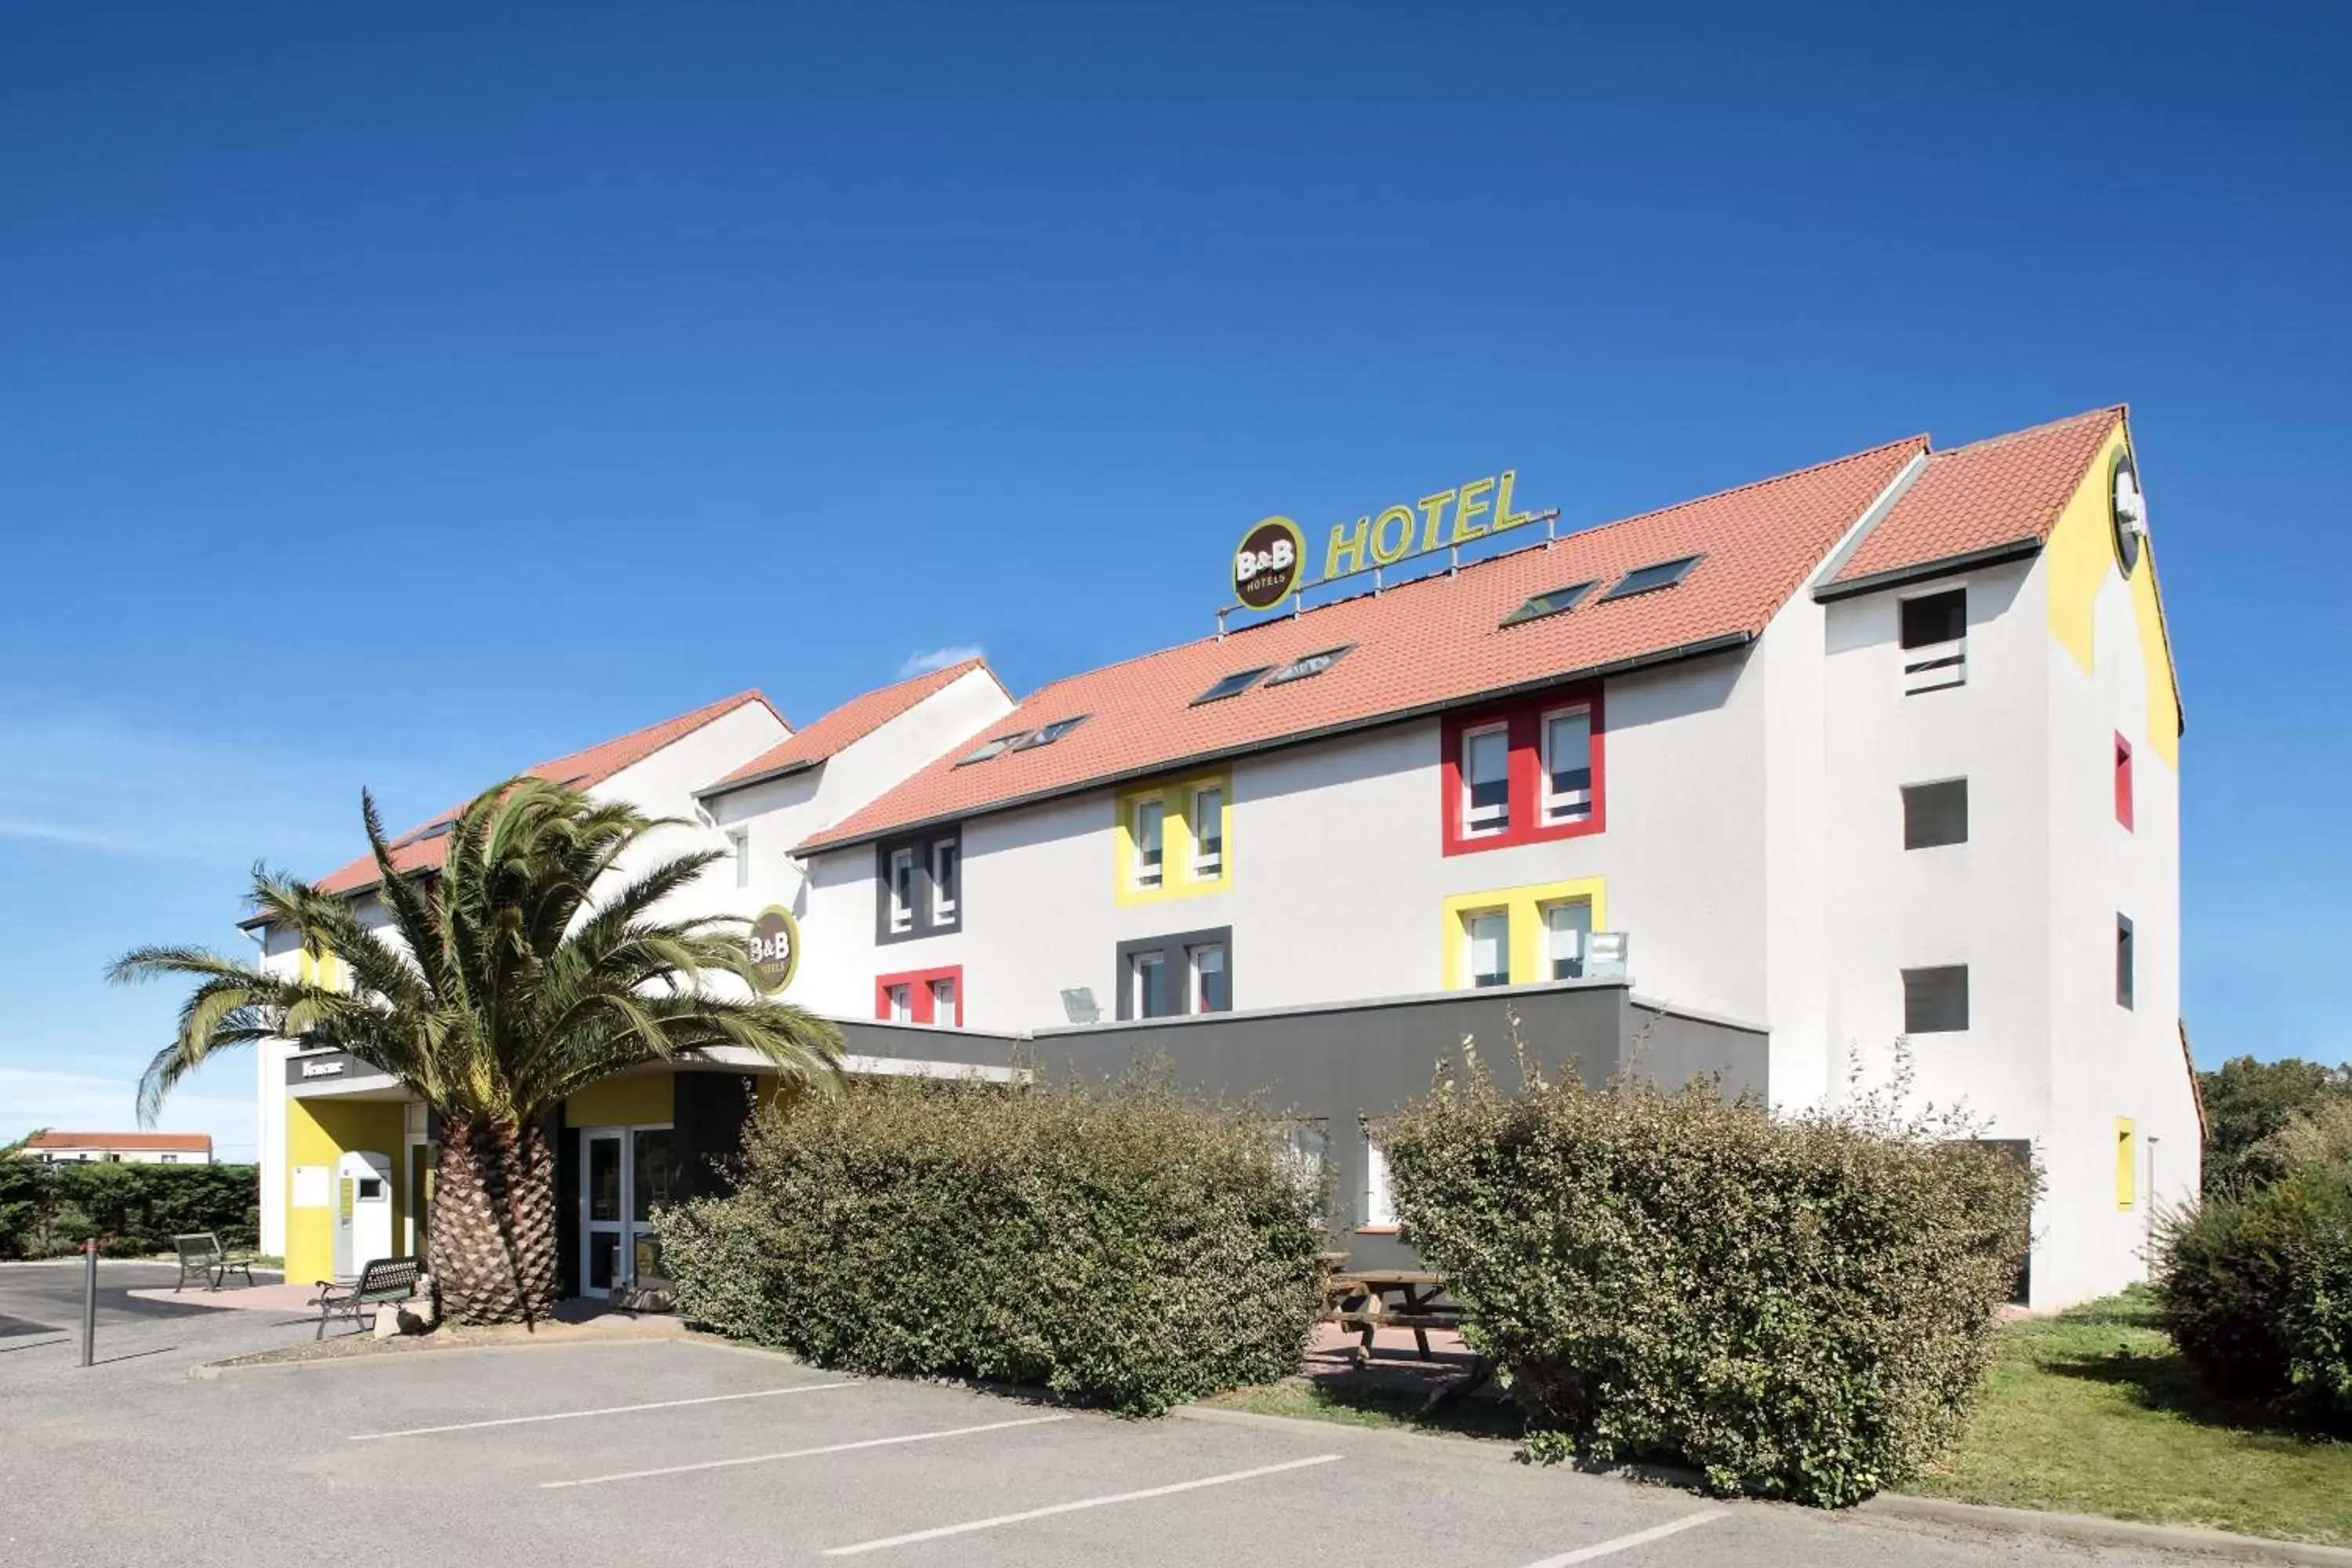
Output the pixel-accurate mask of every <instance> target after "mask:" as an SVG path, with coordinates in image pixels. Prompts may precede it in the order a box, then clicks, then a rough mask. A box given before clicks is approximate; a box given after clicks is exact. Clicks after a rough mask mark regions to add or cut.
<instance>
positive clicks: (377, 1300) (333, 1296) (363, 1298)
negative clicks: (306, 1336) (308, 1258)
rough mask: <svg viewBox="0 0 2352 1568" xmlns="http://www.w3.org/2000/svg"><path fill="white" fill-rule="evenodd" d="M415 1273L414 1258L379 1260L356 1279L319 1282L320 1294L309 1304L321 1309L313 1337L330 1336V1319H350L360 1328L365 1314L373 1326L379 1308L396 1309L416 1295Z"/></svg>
mask: <svg viewBox="0 0 2352 1568" xmlns="http://www.w3.org/2000/svg"><path fill="white" fill-rule="evenodd" d="M416 1274H417V1260H416V1259H415V1258H377V1259H376V1260H375V1261H374V1262H373V1263H371V1264H369V1265H368V1266H367V1267H366V1268H362V1269H361V1270H360V1277H359V1278H358V1279H351V1280H341V1281H338V1280H333V1279H321V1280H320V1281H319V1294H318V1295H317V1297H316V1298H314V1299H313V1300H311V1302H310V1305H312V1306H313V1307H316V1308H318V1309H319V1331H318V1332H317V1333H316V1334H314V1335H312V1336H311V1337H312V1338H313V1339H320V1340H323V1339H325V1338H326V1337H327V1321H328V1320H329V1319H330V1318H349V1319H350V1320H351V1321H352V1328H354V1329H357V1328H359V1327H361V1323H360V1319H361V1317H362V1315H364V1316H365V1317H366V1318H367V1319H368V1320H369V1322H368V1326H370V1327H373V1324H374V1320H375V1312H376V1309H377V1308H379V1307H396V1306H398V1305H399V1304H400V1303H401V1302H403V1301H405V1300H408V1299H409V1297H411V1296H413V1295H415V1293H416Z"/></svg>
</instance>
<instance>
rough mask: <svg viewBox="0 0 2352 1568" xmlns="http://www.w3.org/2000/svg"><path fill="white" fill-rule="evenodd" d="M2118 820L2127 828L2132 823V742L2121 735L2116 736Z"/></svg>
mask: <svg viewBox="0 0 2352 1568" xmlns="http://www.w3.org/2000/svg"><path fill="white" fill-rule="evenodd" d="M2116 821H2117V822H2120V823H2122V824H2123V825H2124V826H2125V827H2126V829H2128V828H2130V826H2131V825H2132V769H2131V742H2129V741H2126V740H2125V739H2124V738H2123V737H2122V736H2121V735H2117V736H2116Z"/></svg>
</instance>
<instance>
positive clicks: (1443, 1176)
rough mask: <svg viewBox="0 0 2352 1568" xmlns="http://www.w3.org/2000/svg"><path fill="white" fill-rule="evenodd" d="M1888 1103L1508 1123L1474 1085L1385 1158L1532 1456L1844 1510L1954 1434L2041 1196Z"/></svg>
mask: <svg viewBox="0 0 2352 1568" xmlns="http://www.w3.org/2000/svg"><path fill="white" fill-rule="evenodd" d="M1895 1102H1896V1101H1895V1099H1890V1098H1886V1097H1878V1098H1871V1099H1865V1100H1863V1101H1861V1102H1860V1103H1859V1104H1858V1105H1857V1106H1856V1107H1855V1108H1854V1109H1853V1110H1850V1111H1848V1112H1846V1113H1843V1114H1842V1115H1840V1116H1835V1117H1831V1116H1802V1117H1795V1118H1784V1119H1775V1118H1772V1117H1770V1116H1768V1115H1767V1114H1766V1113H1765V1112H1764V1110H1762V1109H1761V1108H1760V1107H1759V1106H1757V1105H1756V1104H1754V1103H1752V1102H1750V1101H1748V1100H1737V1101H1733V1100H1724V1099H1723V1098H1721V1096H1720V1095H1719V1094H1717V1092H1716V1091H1714V1090H1713V1089H1710V1088H1707V1087H1705V1086H1695V1087H1693V1088H1690V1089H1685V1090H1683V1091H1681V1092H1678V1093H1672V1094H1668V1093H1662V1092H1660V1091H1658V1090H1656V1089H1651V1088H1648V1087H1643V1086H1640V1085H1634V1084H1621V1085H1618V1086H1615V1087H1612V1088H1611V1089H1608V1090H1606V1091H1603V1092H1599V1093H1594V1092H1590V1091H1588V1090H1586V1089H1584V1088H1583V1087H1582V1086H1581V1085H1580V1084H1577V1083H1574V1082H1570V1083H1566V1084H1558V1085H1552V1084H1543V1083H1536V1084H1531V1085H1530V1086H1529V1087H1528V1089H1527V1091H1526V1092H1525V1093H1524V1094H1522V1095H1521V1096H1519V1097H1517V1098H1509V1099H1507V1098H1505V1097H1504V1096H1503V1095H1502V1094H1501V1093H1500V1092H1498V1091H1497V1090H1496V1089H1495V1088H1494V1087H1493V1085H1492V1084H1491V1083H1490V1082H1489V1081H1488V1080H1487V1079H1486V1076H1485V1075H1484V1074H1483V1073H1480V1072H1478V1071H1476V1070H1475V1067H1474V1068H1473V1071H1472V1073H1471V1074H1470V1077H1469V1081H1468V1083H1467V1085H1466V1087H1465V1088H1463V1089H1459V1090H1455V1089H1452V1088H1441V1089H1440V1090H1439V1091H1438V1092H1437V1093H1435V1094H1433V1095H1432V1096H1431V1097H1430V1098H1429V1099H1427V1100H1423V1101H1422V1102H1421V1103H1419V1104H1417V1105H1415V1106H1413V1107H1411V1108H1409V1109H1408V1110H1405V1111H1404V1112H1402V1113H1401V1114H1399V1115H1398V1116H1396V1117H1395V1118H1393V1119H1391V1120H1390V1121H1387V1122H1385V1123H1383V1124H1382V1125H1381V1129H1380V1136H1381V1142H1382V1143H1383V1146H1384V1148H1385V1149H1386V1152H1387V1154H1388V1158H1389V1163H1390V1169H1391V1173H1392V1181H1393V1183H1394V1185H1395V1198H1396V1205H1397V1208H1398V1210H1399V1212H1400V1214H1401V1215H1402V1218H1403V1220H1404V1223H1405V1226H1406V1230H1407V1234H1408V1237H1409V1238H1410V1239H1411V1240H1412V1243H1413V1245H1414V1246H1415V1247H1417V1248H1418V1249H1419V1250H1420V1252H1421V1253H1422V1255H1423V1258H1425V1259H1426V1260H1427V1261H1428V1263H1429V1264H1430V1266H1431V1267H1432V1268H1437V1269H1439V1270H1442V1271H1443V1272H1444V1274H1445V1275H1446V1277H1447V1279H1449V1280H1450V1281H1451V1282H1452V1286H1453V1289H1454V1293H1455V1294H1456V1295H1457V1296H1458V1297H1459V1298H1460V1299H1461V1300H1463V1302H1464V1303H1465V1306H1466V1307H1467V1308H1468V1310H1469V1313H1470V1323H1469V1327H1468V1329H1467V1331H1466V1337H1467V1338H1468V1339H1469V1341H1470V1342H1471V1343H1472V1345H1473V1346H1474V1347H1475V1348H1476V1349H1478V1350H1480V1351H1482V1352H1486V1354H1488V1355H1490V1356H1492V1357H1494V1358H1495V1361H1496V1365H1497V1367H1498V1369H1499V1373H1500V1375H1501V1377H1502V1378H1503V1380H1504V1382H1505V1384H1506V1386H1507V1388H1508V1389H1509V1390H1510V1392H1511V1394H1512V1395H1513V1397H1514V1398H1515V1399H1517V1402H1518V1403H1519V1405H1521V1406H1522V1407H1523V1409H1524V1411H1525V1412H1526V1416H1527V1421H1528V1429H1529V1431H1531V1432H1534V1433H1536V1434H1538V1436H1537V1437H1536V1438H1535V1439H1534V1440H1533V1441H1532V1442H1531V1443H1530V1445H1529V1447H1530V1452H1531V1453H1532V1454H1533V1455H1534V1456H1535V1457H1537V1458H1559V1457H1562V1456H1563V1455H1564V1454H1566V1453H1568V1452H1571V1451H1572V1452H1574V1453H1577V1454H1579V1455H1580V1456H1582V1457H1584V1458H1588V1459H1592V1460H1597V1461H1604V1462H1606V1461H1620V1460H1651V1461H1663V1462H1678V1463H1684V1464H1687V1465H1690V1466H1693V1467H1695V1468H1698V1469H1699V1470H1700V1471H1702V1472H1703V1473H1704V1475H1705V1476H1706V1482H1707V1484H1708V1485H1709V1486H1710V1487H1711V1488H1713V1489H1716V1490H1717V1491H1719V1492H1723V1493H1747V1494H1751V1495H1755V1496H1759V1497H1769V1498H1782V1499H1787V1500H1793V1501H1799V1502H1807V1503H1814V1504H1820V1505H1824V1506H1831V1507H1838V1506H1843V1505H1845V1504H1849V1503H1853V1502H1856V1501H1859V1500H1862V1499H1863V1498H1865V1497H1867V1496H1869V1495H1870V1494H1871V1493H1872V1492H1874V1491H1875V1490H1877V1489H1881V1488H1883V1487H1885V1486H1887V1485H1889V1484H1891V1483H1893V1482H1895V1480H1897V1479H1900V1478H1902V1477H1904V1476H1906V1475H1907V1474H1911V1473H1914V1472H1916V1470H1917V1469H1918V1468H1920V1467H1921V1466H1923V1465H1925V1464H1927V1462H1928V1461H1930V1460H1931V1459H1933V1458H1935V1457H1936V1456H1937V1454H1938V1453H1940V1452H1941V1451H1942V1450H1943V1449H1944V1448H1945V1447H1947V1446H1948V1443H1949V1442H1950V1440H1951V1439H1952V1438H1953V1437H1954V1436H1956V1435H1957V1434H1958V1430H1959V1428H1960V1426H1961V1425H1962V1424H1963V1422H1964V1420H1965V1418H1966V1415H1967V1413H1968V1411H1969V1408H1970V1405H1971V1404H1972V1402H1973V1400H1974V1397H1975V1395H1976V1393H1977V1390H1978V1388H1979V1384H1980V1382H1981V1380H1982V1378H1983V1375H1984V1373H1985V1371H1986V1369H1987V1366H1988V1364H1989V1362H1990V1357H1991V1354H1992V1352H1993V1348H1994V1335H1995V1332H1996V1328H1997V1311H1998V1309H1999V1308H2000V1304H2001V1302H2002V1301H2003V1300H2005V1298H2006V1297H2007V1295H2008V1292H2009V1290H2010V1289H2011V1283H2012V1281H2013V1279H2014V1276H2015V1271H2016V1268H2017V1265H2018V1260H2019V1259H2018V1249H2019V1246H2020V1241H2021V1237H2023V1236H2024V1235H2025V1234H2026V1226H2027V1219H2028V1214H2029V1212H2030V1205H2031V1203H2032V1188H2033V1183H2034V1178H2033V1176H2032V1173H2030V1172H2029V1171H2027V1170H2026V1169H2024V1168H2023V1167H2022V1166H2021V1165H2019V1164H2017V1163H2013V1162H2011V1160H2008V1159H2005V1158H2003V1157H2002V1156H2001V1155H2000V1154H1999V1153H1997V1152H1993V1151H1992V1150H1990V1149H1987V1148H1983V1147H1980V1146H1977V1145H1973V1144H1970V1143H1968V1142H1956V1141H1953V1140H1952V1138H1951V1134H1952V1133H1953V1132H1954V1131H1961V1129H1958V1128H1957V1127H1955V1126H1952V1125H1949V1124H1933V1125H1931V1124H1927V1123H1923V1122H1916V1121H1915V1122H1905V1121H1898V1120H1897V1119H1896V1118H1895V1114H1894V1112H1893V1110H1892V1109H1891V1108H1892V1106H1893V1105H1894V1104H1895Z"/></svg>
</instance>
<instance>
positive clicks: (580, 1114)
mask: <svg viewBox="0 0 2352 1568" xmlns="http://www.w3.org/2000/svg"><path fill="white" fill-rule="evenodd" d="M676 1115H677V1083H676V1080H675V1079H674V1078H673V1076H672V1075H671V1074H669V1073H666V1072H641V1073H625V1074H622V1075H620V1076H618V1077H615V1078H608V1079H605V1080H604V1082H602V1083H592V1084H590V1085H589V1086H588V1087H587V1088H586V1089H582V1090H581V1091H580V1092H579V1093H577V1094H575V1095H573V1096H572V1098H571V1099H569V1100H565V1101H564V1102H563V1120H564V1121H566V1122H567V1123H569V1124H570V1125H572V1126H573V1127H647V1126H651V1125H654V1124H655V1123H657V1122H663V1121H671V1120H673V1119H674V1118H675V1117H676Z"/></svg>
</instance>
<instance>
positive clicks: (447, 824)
mask: <svg viewBox="0 0 2352 1568" xmlns="http://www.w3.org/2000/svg"><path fill="white" fill-rule="evenodd" d="M455 832H457V818H456V817H454V816H449V817H444V818H442V820H440V821H439V822H434V823H427V824H426V825H425V826H423V827H420V828H418V829H417V830H416V831H415V832H414V833H412V834H410V835H409V836H408V837H405V838H404V839H402V840H400V842H398V843H397V844H394V846H393V847H394V849H405V848H407V847H409V846H410V845H412V844H422V843H424V842H425V840H427V839H430V838H446V837H449V835H451V834H452V833H455Z"/></svg>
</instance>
